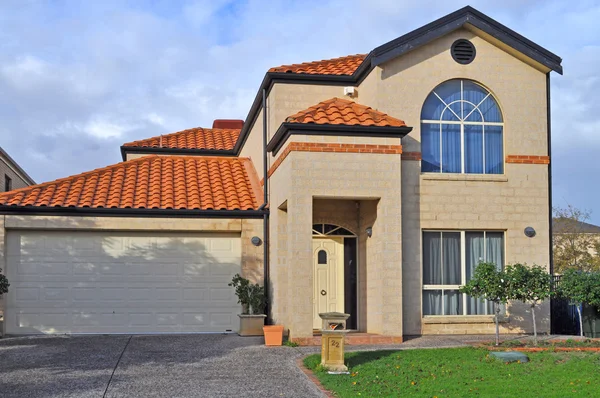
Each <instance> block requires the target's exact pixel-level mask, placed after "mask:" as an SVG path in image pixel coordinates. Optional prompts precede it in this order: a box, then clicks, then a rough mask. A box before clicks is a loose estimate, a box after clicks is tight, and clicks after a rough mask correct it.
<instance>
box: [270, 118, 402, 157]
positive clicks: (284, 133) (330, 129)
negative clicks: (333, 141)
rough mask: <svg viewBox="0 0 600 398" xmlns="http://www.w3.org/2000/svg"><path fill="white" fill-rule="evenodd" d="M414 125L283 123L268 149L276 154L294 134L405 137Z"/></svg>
mask: <svg viewBox="0 0 600 398" xmlns="http://www.w3.org/2000/svg"><path fill="white" fill-rule="evenodd" d="M411 131H412V127H407V126H402V127H392V126H347V125H340V124H301V123H282V124H281V126H279V129H277V132H276V133H275V135H274V136H273V138H271V141H269V143H268V144H267V151H268V152H273V155H276V154H277V152H278V151H279V150H280V149H281V147H282V146H283V144H285V142H286V141H287V139H288V138H289V137H290V136H291V135H294V134H302V135H325V136H343V137H379V138H382V137H383V138H404V136H406V135H407V134H408V133H410V132H411Z"/></svg>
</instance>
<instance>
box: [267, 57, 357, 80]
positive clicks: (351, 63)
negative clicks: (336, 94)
mask: <svg viewBox="0 0 600 398" xmlns="http://www.w3.org/2000/svg"><path fill="white" fill-rule="evenodd" d="M366 57H367V54H356V55H347V56H345V57H339V58H333V59H324V60H321V61H312V62H303V63H301V64H291V65H281V66H277V67H275V68H271V69H269V72H277V73H306V74H315V75H352V74H353V73H354V72H356V69H358V67H359V66H360V65H361V64H362V63H363V61H364V59H365V58H366Z"/></svg>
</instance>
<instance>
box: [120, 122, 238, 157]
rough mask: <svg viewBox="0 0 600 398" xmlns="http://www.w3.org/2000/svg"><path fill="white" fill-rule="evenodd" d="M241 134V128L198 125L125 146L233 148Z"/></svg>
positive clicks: (128, 143)
mask: <svg viewBox="0 0 600 398" xmlns="http://www.w3.org/2000/svg"><path fill="white" fill-rule="evenodd" d="M239 135H240V129H205V128H202V127H196V128H192V129H187V130H183V131H178V132H176V133H171V134H165V135H159V136H156V137H151V138H145V139H143V140H138V141H132V142H127V143H125V144H123V146H124V147H138V148H171V149H216V150H225V151H227V150H232V149H233V146H234V145H235V142H236V141H237V139H238V136H239Z"/></svg>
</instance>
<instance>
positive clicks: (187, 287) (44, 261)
mask: <svg viewBox="0 0 600 398" xmlns="http://www.w3.org/2000/svg"><path fill="white" fill-rule="evenodd" d="M6 247H7V251H6V254H7V262H6V264H7V266H6V275H7V277H8V280H9V282H10V284H11V286H10V289H9V290H10V292H9V293H8V294H7V295H6V297H5V306H6V308H5V314H4V315H5V317H4V321H5V323H6V333H9V334H38V333H161V332H162V333H178V332H225V331H237V330H238V326H239V321H238V317H237V314H238V313H239V310H240V307H239V305H238V304H237V298H236V297H235V294H234V291H233V289H232V288H231V287H229V286H227V283H228V282H229V281H230V280H231V278H232V276H233V275H235V274H236V273H238V272H240V269H241V266H240V263H241V243H240V238H239V236H232V235H214V234H212V235H210V236H202V235H192V236H190V235H189V234H186V235H177V234H173V235H164V234H161V235H153V234H142V233H140V234H135V233H115V232H47V231H37V232H35V231H9V232H8V235H7V246H6Z"/></svg>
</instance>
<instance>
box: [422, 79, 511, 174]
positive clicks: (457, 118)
mask: <svg viewBox="0 0 600 398" xmlns="http://www.w3.org/2000/svg"><path fill="white" fill-rule="evenodd" d="M503 129H504V121H503V118H502V112H501V111H500V107H499V106H498V103H497V102H496V100H495V99H494V97H493V96H492V94H491V93H490V92H489V91H488V90H487V89H485V88H484V87H483V86H481V85H479V84H477V83H475V82H473V81H471V80H464V79H455V80H449V81H447V82H445V83H442V84H441V85H439V86H438V87H436V88H435V89H434V90H433V91H432V92H431V94H429V96H428V97H427V99H426V100H425V104H424V105H423V109H422V111H421V156H422V161H421V171H423V172H435V173H472V174H502V173H504V150H503Z"/></svg>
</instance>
